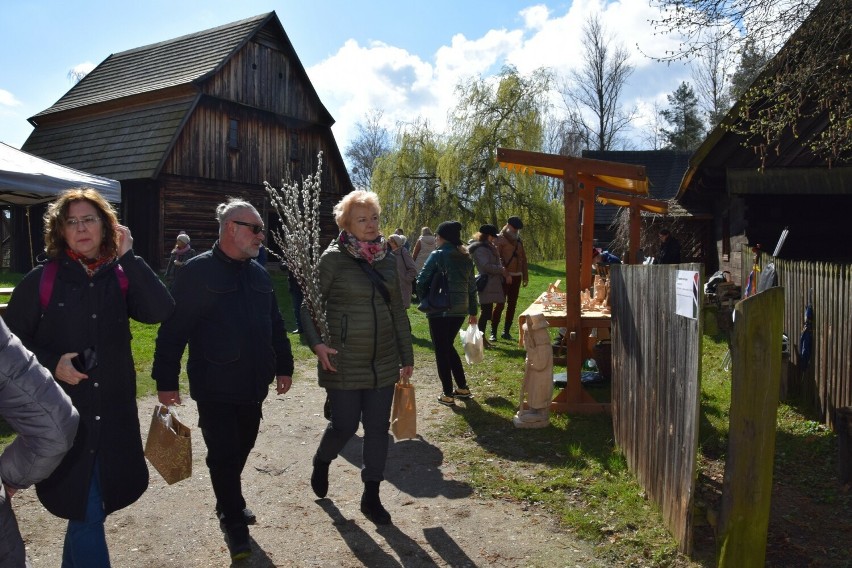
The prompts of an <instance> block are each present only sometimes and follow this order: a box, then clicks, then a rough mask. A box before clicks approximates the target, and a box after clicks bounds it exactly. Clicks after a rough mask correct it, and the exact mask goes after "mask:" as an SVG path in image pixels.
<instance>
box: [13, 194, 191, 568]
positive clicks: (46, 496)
mask: <svg viewBox="0 0 852 568" xmlns="http://www.w3.org/2000/svg"><path fill="white" fill-rule="evenodd" d="M44 242H45V251H46V254H47V258H48V260H47V262H46V263H44V264H42V265H40V266H37V267H35V268H34V269H33V270H32V271H30V272H29V273H28V274H27V275H26V276H25V277H24V279H23V280H22V281H21V282H20V284H18V286H16V287H15V293H14V294H13V295H12V298H11V299H10V300H9V307H8V308H7V311H6V315H5V320H6V323H7V324H8V325H9V328H10V329H11V330H12V332H13V333H15V334H16V335H17V336H18V337H19V338H20V339H21V341H22V342H23V343H24V345H25V346H26V347H27V348H28V349H29V350H30V351H32V352H33V353H34V354H35V355H36V357H37V358H38V360H39V362H40V363H41V364H42V365H43V366H45V367H46V368H47V369H48V370H50V371H51V372H52V373H53V377H54V378H55V379H56V381H57V382H58V383H59V385H60V386H61V387H62V388H63V390H65V392H66V393H67V394H68V395H69V396H70V397H71V401H72V402H73V403H74V406H75V407H76V408H77V410H78V411H79V413H80V425H79V428H78V430H77V436H76V438H75V439H74V445H73V447H72V448H71V451H69V452H68V454H67V455H66V456H65V458H64V459H63V460H62V462H61V463H60V464H59V466H58V467H57V468H56V470H55V471H54V472H53V473H52V474H51V475H50V477H48V478H47V479H46V480H44V481H42V482H41V483H39V484H37V485H36V492H37V494H38V498H39V500H40V501H41V503H42V505H44V507H45V508H46V509H47V510H48V511H50V512H51V513H53V514H54V515H56V516H58V517H62V518H65V519H68V520H69V521H68V530H67V532H66V534H65V545H64V549H63V553H62V566H63V568H70V567H80V566H85V567H87V568H89V567H102V566H109V565H110V561H109V552H108V549H107V543H106V538H105V534H104V519H105V518H106V515H108V514H110V513H112V512H114V511H117V510H119V509H122V508H124V507H126V506H128V505H130V504H131V503H133V502H134V501H136V500H137V499H138V498H139V497H140V496H141V495H142V493H143V492H144V491H145V489H146V488H147V486H148V466H147V464H146V463H145V456H144V454H143V450H142V438H141V434H140V429H139V419H138V414H137V409H136V372H135V370H134V363H133V355H132V353H131V349H130V341H131V336H130V318H133V319H135V320H137V321H140V322H143V323H159V322H162V321H164V320H165V319H166V318H168V317H169V315H171V313H172V310H173V309H174V300H172V297H171V296H170V295H169V292H168V291H167V290H166V287H165V286H164V285H163V283H162V282H161V281H160V279H159V278H158V277H157V275H156V274H155V273H154V271H153V270H151V268H150V267H149V266H148V265H147V264H146V263H145V261H144V260H142V259H141V258H139V257H138V256H136V255H135V254H133V248H132V247H133V237H132V236H131V234H130V229H129V228H127V227H125V226H124V225H121V224H119V222H118V218H117V217H116V213H115V210H114V209H113V208H112V206H111V205H110V204H109V203H108V202H107V201H106V200H105V199H104V198H103V196H102V195H101V194H100V193H98V192H97V191H96V190H94V189H92V188H87V187H81V188H75V189H70V190H68V191H66V192H64V193H63V194H61V195H60V196H59V198H58V199H57V200H56V201H54V202H53V203H51V204H50V205H49V206H48V209H47V212H46V213H45V216H44Z"/></svg>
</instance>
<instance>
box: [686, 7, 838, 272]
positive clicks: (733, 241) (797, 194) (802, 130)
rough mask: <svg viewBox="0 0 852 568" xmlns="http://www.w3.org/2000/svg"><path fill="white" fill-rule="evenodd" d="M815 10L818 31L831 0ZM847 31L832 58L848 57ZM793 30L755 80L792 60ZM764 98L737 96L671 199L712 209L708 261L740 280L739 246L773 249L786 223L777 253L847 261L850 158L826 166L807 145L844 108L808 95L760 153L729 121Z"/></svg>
mask: <svg viewBox="0 0 852 568" xmlns="http://www.w3.org/2000/svg"><path fill="white" fill-rule="evenodd" d="M820 8H821V9H818V10H814V12H813V13H812V14H811V16H809V19H808V21H807V22H806V24H805V25H803V28H804V27H805V26H811V25H812V26H816V27H817V29H819V28H820V26H821V21H820V18H824V17H826V14H827V17H829V18H831V17H834V12H833V11H832V10H831V9H830V2H825V3H820ZM846 30H847V31H846V37H845V38H838V41H837V42H836V45H837V49H838V53H837V61H838V62H841V61H844V60H848V58H849V55H848V46H849V41H850V36H852V33H850V32H849V28H847V29H846ZM798 33H799V32H796V34H794V35H793V36H792V37H791V39H790V40H788V42H787V44H786V45H785V46H784V47H782V49H781V51H780V52H779V53H778V55H776V57H775V58H774V59H773V60H772V61H770V62H769V63H768V65H767V67H766V69H765V70H764V71H763V72H762V74H761V76H760V77H759V78H758V80H760V79H761V78H763V77H766V76H771V74H773V73H775V72H776V71H777V69H779V68H781V67H782V66H784V65H787V66H790V65H795V64H796V61H795V58H790V59H788V58H786V55H787V53H788V50H791V49H797V48H798V45H799V44H800V43H801V42H800V41H799V37H798ZM844 46H845V47H844ZM843 50H846V51H845V52H844V51H843ZM831 65H834V63H831ZM838 69H841V68H840V67H839V66H838ZM839 72H840V73H842V70H841V71H839ZM821 88H822V87H821V86H820V85H819V84H818V83H817V82H816V81H813V84H812V86H811V88H810V89H809V90H808V92H809V93H817V92H819V91H820V89H821ZM764 102H765V101H764V100H757V101H756V102H755V103H753V104H752V105H751V106H749V107H748V108H746V106H745V103H744V101H743V100H742V99H741V100H739V101H737V103H736V104H735V105H734V107H733V108H732V109H731V110H730V111H729V112H728V114H727V115H726V116H725V117H724V119H723V120H722V122H721V124H719V126H717V127H716V128H715V129H713V131H711V132H710V134H709V135H708V136H707V138H706V139H705V140H704V142H703V143H702V144H701V146H699V148H698V149H697V150H696V151H695V153H694V154H693V155H692V158H691V159H690V162H689V168H688V169H687V171H686V173H685V175H684V177H683V180H682V181H681V184H680V189H679V192H678V196H677V200H678V202H679V203H681V204H682V205H684V206H686V207H699V208H702V209H704V210H707V211H710V212H712V216H713V242H712V244H713V245H714V249H715V250H711V251H709V253H710V254H709V255H708V256H712V257H713V258H708V259H707V261H706V262H707V263H708V264H712V263H715V264H716V265H717V266H718V267H719V269H721V270H729V271H730V272H731V274H732V276H733V278H734V280H735V281H737V283H739V284H743V282H741V279H742V274H741V272H742V270H741V267H742V266H743V265H744V264H745V265H747V266H751V260H750V259H743V258H742V254H743V253H742V251H743V249H744V247H743V245H749V246H754V245H761V248H762V250H764V251H767V252H769V253H772V252H773V249H774V248H775V245H776V244H777V243H778V241H779V237H780V236H781V234H782V231H783V230H784V229H785V228H789V236H788V237H787V239H786V241H785V243H784V246H783V248H782V249H781V251H780V254H779V256H780V257H781V258H787V259H799V260H819V261H833V262H850V261H852V248H850V247H849V244H848V243H849V236H850V232H849V211H850V210H852V167H850V166H852V156H850V155H849V154H848V152H847V153H846V154H845V155H840V156H837V157H836V158H835V159H834V161H833V163H829V161H828V160H827V159H826V157H825V156H821V155H818V154H817V153H815V152H814V151H813V149H812V148H811V145H810V142H811V141H813V140H816V139H819V138H820V137H821V136H822V135H823V134H824V133H826V132H828V130H829V129H830V128H833V126H832V120H835V121H836V120H843V119H844V118H843V117H844V112H845V113H848V108H847V109H846V110H844V109H838V108H830V107H829V108H823V107H822V106H820V105H818V104H817V101H816V100H815V98H809V99H808V98H806V99H805V100H804V101H803V102H802V104H801V106H800V113H799V119H798V120H797V121H796V122H795V123H792V124H789V125H788V126H787V128H786V129H785V130H784V131H783V132H782V133H781V135H780V139H779V140H778V142H777V143H774V144H773V145H772V147H771V148H766V152H765V156H761V153H760V152H758V151H757V149H756V147H758V146H759V145H760V144H761V142H762V140H749V139H746V138H745V137H743V136H741V135H739V134H737V133H735V132H733V131H732V130H731V126H732V125H733V124H735V123H736V122H737V121H739V120H740V118H739V117H740V116H741V115H742V114H743V113H745V115H746V116H750V117H759V116H760V112H761V110H762V109H761V105H762V104H763V103H764ZM846 116H848V114H847V115H846ZM755 120H757V119H755ZM746 250H748V249H747V248H746ZM746 254H748V255H749V256H751V253H746Z"/></svg>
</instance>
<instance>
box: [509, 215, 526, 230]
mask: <svg viewBox="0 0 852 568" xmlns="http://www.w3.org/2000/svg"><path fill="white" fill-rule="evenodd" d="M508 223H509V224H510V225H512V226H513V227H514V228H516V229H523V228H524V222H523V221H521V218H520V217H509V221H508Z"/></svg>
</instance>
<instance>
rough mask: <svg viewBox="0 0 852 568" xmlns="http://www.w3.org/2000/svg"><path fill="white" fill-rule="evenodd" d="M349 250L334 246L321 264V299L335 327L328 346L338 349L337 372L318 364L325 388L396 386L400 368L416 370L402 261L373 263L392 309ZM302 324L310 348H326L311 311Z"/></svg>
mask: <svg viewBox="0 0 852 568" xmlns="http://www.w3.org/2000/svg"><path fill="white" fill-rule="evenodd" d="M359 262H360V261H358V260H356V259H355V258H354V257H353V256H352V255H350V254H349V253H348V252H347V251H346V250H345V249H343V248H341V247H340V246H338V243H337V242H336V241H335V242H332V243H331V244H330V245H329V246H328V248H327V249H326V250H325V252H323V253H322V256H320V260H319V264H318V267H317V269H318V272H319V284H320V294H321V296H322V301H323V303H324V305H325V314H326V320H327V321H328V328H329V335H330V338H329V341H328V346H329V347H332V348H334V349H336V350H337V355H335V356H334V357H335V360H334V362H335V367H336V368H337V372H336V373H332V372H330V371H324V370H323V369H322V365H320V364H319V363H318V364H317V370H318V373H319V385H320V386H321V387H323V388H327V389H345V390H351V389H366V388H378V387H385V386H389V385H392V384H394V383H396V382H397V380H399V369H400V367H407V366H413V365H414V351H413V349H412V346H411V325H410V323H409V321H408V315H407V314H406V312H405V308H403V306H402V298H401V297H400V288H399V284H398V283H397V278H398V276H397V268H396V258H395V257H394V255H393V254H390V252H388V254H387V255H385V257H384V258H383V259H382V260H380V261H378V262H375V263H374V264H373V268H375V270H376V271H377V272H378V273H379V274H380V275H381V276H382V278H383V279H384V284H385V287H386V288H387V290H388V292H389V293H390V298H391V301H390V304H388V303H386V302H385V300H384V298H383V297H382V295H381V293H379V291H378V290H377V289H376V288H375V286H373V283H372V282H371V281H370V279H369V277H368V276H367V274H365V273H364V271H363V270H362V269H361V267H360V266H358V263H359ZM302 322H303V323H304V324H305V325H304V330H305V337H306V339H307V341H308V344H309V345H310V346H311V347H313V346H314V345H317V344H319V343H322V338H321V337H320V335H319V332H318V331H317V329H316V327H315V326H314V325H313V322H312V321H311V317H310V313H309V312H308V310H307V307H306V306H304V305H303V306H302Z"/></svg>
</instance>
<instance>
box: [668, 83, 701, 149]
mask: <svg viewBox="0 0 852 568" xmlns="http://www.w3.org/2000/svg"><path fill="white" fill-rule="evenodd" d="M667 98H668V101H669V108H667V109H664V110H661V111H660V116H662V117H663V118H664V119H665V120H666V122H668V123H669V124H670V125H671V126H672V129H671V130H668V129H665V128H663V129H662V135H663V140H665V141H666V146H665V147H666V148H668V149H670V150H694V149H695V148H697V147H698V145H699V144H701V141H702V140H703V139H704V124H703V123H702V122H701V116H700V115H699V112H698V97H696V96H695V91H693V89H692V87H691V86H690V85H689V83H687V82H685V81H684V82H683V83H681V84H680V86H679V87H678V88H677V90H676V91H675V92H674V93H672V94H671V95H668V97H667Z"/></svg>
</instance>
